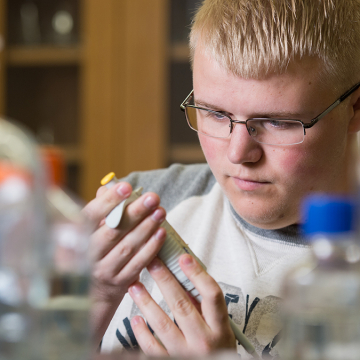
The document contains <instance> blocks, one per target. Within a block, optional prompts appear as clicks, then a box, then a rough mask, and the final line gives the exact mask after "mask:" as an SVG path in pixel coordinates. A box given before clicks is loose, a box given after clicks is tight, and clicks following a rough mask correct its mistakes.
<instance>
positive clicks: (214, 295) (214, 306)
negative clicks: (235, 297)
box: [179, 254, 232, 334]
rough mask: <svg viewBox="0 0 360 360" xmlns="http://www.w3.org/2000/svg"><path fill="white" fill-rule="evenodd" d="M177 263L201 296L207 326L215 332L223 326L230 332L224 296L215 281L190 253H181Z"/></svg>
mask: <svg viewBox="0 0 360 360" xmlns="http://www.w3.org/2000/svg"><path fill="white" fill-rule="evenodd" d="M179 264H180V267H181V269H182V270H183V272H184V274H185V275H186V276H187V277H188V279H189V280H190V281H191V282H192V284H193V285H194V286H195V288H196V289H197V290H198V291H199V293H200V295H201V296H202V302H201V309H202V315H203V317H204V319H205V321H206V323H207V324H208V325H209V327H210V328H211V329H212V330H213V331H215V332H217V333H220V332H223V331H224V328H225V329H226V330H228V331H229V333H231V334H232V331H231V328H230V324H229V317H228V312H227V306H226V302H225V298H224V295H223V292H222V291H221V288H220V287H219V285H218V284H217V283H216V281H215V280H214V279H213V278H212V277H211V276H210V275H209V274H208V273H207V272H206V271H205V270H204V269H203V268H202V267H201V266H200V264H199V263H198V262H197V261H196V260H195V259H194V258H193V257H192V256H191V255H188V254H185V255H182V256H181V257H180V259H179Z"/></svg>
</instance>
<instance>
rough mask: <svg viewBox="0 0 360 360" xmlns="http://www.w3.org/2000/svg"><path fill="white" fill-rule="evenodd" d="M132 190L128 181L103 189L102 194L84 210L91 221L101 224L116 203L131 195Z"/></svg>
mask: <svg viewBox="0 0 360 360" xmlns="http://www.w3.org/2000/svg"><path fill="white" fill-rule="evenodd" d="M131 190H132V188H131V185H130V184H128V183H126V182H120V183H118V184H116V185H114V186H113V187H112V188H110V189H106V191H104V190H101V191H100V192H101V193H102V194H101V195H100V196H98V197H96V198H95V199H93V200H91V201H90V202H89V203H88V204H87V205H86V206H85V207H84V209H83V210H82V211H83V213H84V214H85V215H86V216H87V217H88V218H89V219H90V220H91V221H93V222H94V223H96V224H99V223H100V221H101V220H102V219H103V218H104V217H105V216H106V215H108V214H109V213H110V211H111V210H112V209H113V208H114V207H115V206H116V205H118V204H120V202H121V201H123V200H125V199H126V198H128V197H129V196H130V194H131Z"/></svg>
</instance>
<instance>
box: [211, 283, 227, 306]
mask: <svg viewBox="0 0 360 360" xmlns="http://www.w3.org/2000/svg"><path fill="white" fill-rule="evenodd" d="M206 297H207V298H208V299H209V300H210V301H211V302H212V303H214V304H215V305H222V304H223V303H224V301H225V300H224V295H223V292H222V291H221V289H220V288H218V287H213V288H210V287H209V289H208V292H207V295H206Z"/></svg>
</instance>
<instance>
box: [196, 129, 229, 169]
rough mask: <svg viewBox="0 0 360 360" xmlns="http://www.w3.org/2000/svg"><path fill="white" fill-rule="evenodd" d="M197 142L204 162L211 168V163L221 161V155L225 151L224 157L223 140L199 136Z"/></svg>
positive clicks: (224, 146) (224, 147)
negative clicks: (202, 153)
mask: <svg viewBox="0 0 360 360" xmlns="http://www.w3.org/2000/svg"><path fill="white" fill-rule="evenodd" d="M199 140H200V145H201V148H202V150H203V152H204V155H205V158H206V161H207V162H208V164H209V165H210V167H211V164H212V163H216V162H217V161H219V160H220V161H221V159H222V154H223V153H224V151H225V155H226V148H227V146H226V144H225V141H226V140H223V139H215V138H212V137H209V136H205V135H201V134H199Z"/></svg>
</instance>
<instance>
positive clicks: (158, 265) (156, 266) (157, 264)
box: [148, 258, 162, 271]
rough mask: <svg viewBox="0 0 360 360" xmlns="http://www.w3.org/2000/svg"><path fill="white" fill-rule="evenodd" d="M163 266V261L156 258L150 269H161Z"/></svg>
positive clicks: (149, 266)
mask: <svg viewBox="0 0 360 360" xmlns="http://www.w3.org/2000/svg"><path fill="white" fill-rule="evenodd" d="M161 268H162V262H161V261H160V260H159V259H158V258H155V259H154V260H153V261H152V262H151V263H150V264H149V265H148V270H150V271H157V270H160V269H161Z"/></svg>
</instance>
